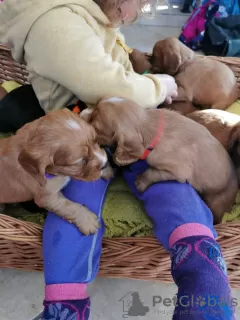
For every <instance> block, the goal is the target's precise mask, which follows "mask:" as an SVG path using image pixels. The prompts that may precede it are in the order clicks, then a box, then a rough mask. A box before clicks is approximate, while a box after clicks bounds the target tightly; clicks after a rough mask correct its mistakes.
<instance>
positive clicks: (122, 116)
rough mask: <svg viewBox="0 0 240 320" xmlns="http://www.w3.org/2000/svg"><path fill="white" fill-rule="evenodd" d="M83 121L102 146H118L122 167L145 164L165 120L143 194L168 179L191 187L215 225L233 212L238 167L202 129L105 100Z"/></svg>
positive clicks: (141, 183)
mask: <svg viewBox="0 0 240 320" xmlns="http://www.w3.org/2000/svg"><path fill="white" fill-rule="evenodd" d="M81 116H82V117H83V119H85V120H86V121H88V122H89V123H90V124H91V125H92V126H93V127H94V128H95V130H96V133H97V139H98V142H99V143H100V144H101V145H107V146H117V147H116V151H115V153H114V161H115V162H116V163H117V164H118V165H120V166H125V165H129V164H131V163H133V162H135V161H137V160H139V159H140V157H141V156H142V154H143V153H144V150H145V149H146V148H147V147H148V146H149V145H150V143H151V142H152V141H153V139H154V138H155V137H156V135H157V131H158V128H159V125H160V120H161V118H162V117H163V118H164V128H163V132H162V135H161V137H160V139H159V141H158V143H157V145H156V146H155V148H154V149H153V151H152V152H151V153H150V154H149V156H148V157H147V159H146V161H147V163H148V165H149V169H147V170H146V171H145V172H144V173H143V174H140V175H139V176H138V178H137V180H136V187H137V189H138V190H139V191H141V192H143V191H145V190H146V189H147V188H148V187H149V186H150V185H151V184H153V183H156V182H159V181H166V180H177V181H179V182H188V183H190V184H191V185H192V186H193V187H194V188H195V189H196V190H197V191H198V192H199V193H200V194H201V195H202V197H203V199H204V200H205V202H206V203H207V204H208V206H209V208H210V209H211V210H212V212H213V215H214V222H215V223H220V222H221V220H222V217H223V214H224V213H225V212H227V211H228V210H230V209H231V207H232V204H233V202H234V200H235V198H236V194H237V191H238V181H237V176H236V172H235V169H234V166H233V164H232V162H231V159H230V157H229V155H228V153H227V152H226V150H225V149H224V148H223V146H222V145H221V144H220V143H219V141H217V140H216V139H215V138H214V137H213V136H212V135H211V134H210V132H209V131H208V130H207V129H206V128H204V127H203V126H202V125H200V124H198V123H195V122H194V121H192V120H191V119H188V118H187V117H184V116H182V115H180V114H178V113H177V112H173V111H170V110H167V109H144V108H142V107H140V106H139V105H137V104H135V103H134V102H133V101H129V100H125V99H121V98H109V99H104V100H102V101H100V102H99V103H98V105H97V107H96V108H95V109H94V110H92V111H89V110H88V111H87V112H85V111H83V112H82V114H81ZM219 159H221V161H219ZM183 214H184V213H183Z"/></svg>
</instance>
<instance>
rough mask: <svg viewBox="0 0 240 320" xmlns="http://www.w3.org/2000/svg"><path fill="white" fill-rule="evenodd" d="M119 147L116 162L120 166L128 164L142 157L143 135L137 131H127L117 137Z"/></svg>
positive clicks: (115, 155) (115, 157) (116, 152)
mask: <svg viewBox="0 0 240 320" xmlns="http://www.w3.org/2000/svg"><path fill="white" fill-rule="evenodd" d="M116 141H117V142H118V143H117V149H116V151H115V153H114V156H113V157H114V162H115V163H116V164H117V165H119V166H126V165H129V164H131V163H133V162H136V161H138V160H139V159H140V157H141V155H142V154H143V152H144V146H143V142H142V137H141V135H140V134H139V133H137V132H132V133H131V134H130V133H129V132H126V133H124V134H122V135H121V136H120V137H118V138H117V139H116Z"/></svg>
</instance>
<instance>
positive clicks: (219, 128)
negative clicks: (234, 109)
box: [187, 110, 240, 168]
mask: <svg viewBox="0 0 240 320" xmlns="http://www.w3.org/2000/svg"><path fill="white" fill-rule="evenodd" d="M187 117H188V118H189V119H192V120H194V121H196V122H198V123H200V124H201V125H203V126H204V127H205V128H207V129H208V131H209V132H210V133H211V134H212V135H213V136H214V137H215V138H216V139H217V140H218V141H219V142H220V143H221V144H222V145H223V147H224V148H225V149H226V150H227V151H228V152H229V153H230V155H231V157H232V160H233V162H234V165H235V166H236V167H237V168H239V167H240V116H238V115H236V114H233V113H230V112H227V111H223V110H202V111H196V112H193V113H190V114H188V115H187Z"/></svg>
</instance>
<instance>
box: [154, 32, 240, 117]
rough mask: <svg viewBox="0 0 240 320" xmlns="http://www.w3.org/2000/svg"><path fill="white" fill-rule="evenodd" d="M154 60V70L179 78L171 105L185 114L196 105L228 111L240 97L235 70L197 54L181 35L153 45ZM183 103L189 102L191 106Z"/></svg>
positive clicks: (191, 110)
mask: <svg viewBox="0 0 240 320" xmlns="http://www.w3.org/2000/svg"><path fill="white" fill-rule="evenodd" d="M151 62H152V72H153V73H166V74H169V75H171V76H174V77H175V80H176V83H177V85H178V97H177V98H176V99H174V101H173V104H172V105H170V106H169V107H170V108H171V109H173V110H176V111H178V112H180V113H182V114H188V113H190V112H193V111H195V110H196V107H197V108H198V109H221V110H225V109H226V108H227V107H229V106H230V105H231V104H232V103H233V102H234V101H236V100H237V99H238V96H239V92H238V87H237V82H236V78H235V75H234V73H233V71H232V70H231V69H230V68H229V67H228V66H226V65H225V64H224V63H221V62H219V61H216V60H213V59H211V58H207V57H196V56H195V53H194V52H193V51H192V50H191V49H189V48H188V47H187V46H185V45H184V44H183V43H182V42H181V41H179V40H178V39H177V38H167V39H165V40H161V41H158V42H157V43H156V44H155V46H154V48H153V53H152V60H151ZM179 102H181V103H180V104H179ZM182 102H186V103H187V106H186V105H184V104H182Z"/></svg>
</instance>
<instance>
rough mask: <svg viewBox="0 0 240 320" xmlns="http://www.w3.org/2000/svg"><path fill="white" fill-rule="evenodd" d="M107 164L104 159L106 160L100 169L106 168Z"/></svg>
mask: <svg viewBox="0 0 240 320" xmlns="http://www.w3.org/2000/svg"><path fill="white" fill-rule="evenodd" d="M107 165H108V161H106V162H105V163H104V164H103V166H102V168H101V170H104V169H106V168H107Z"/></svg>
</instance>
